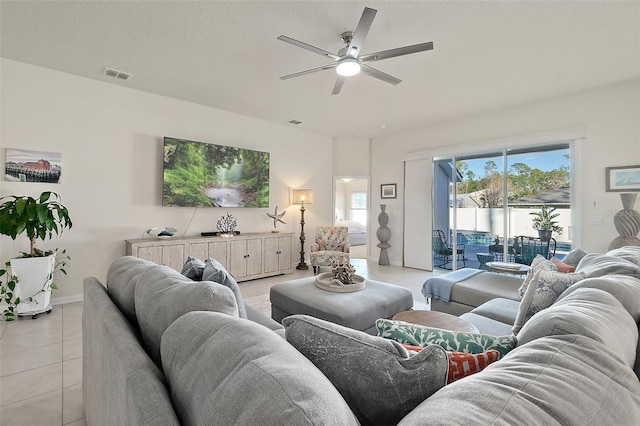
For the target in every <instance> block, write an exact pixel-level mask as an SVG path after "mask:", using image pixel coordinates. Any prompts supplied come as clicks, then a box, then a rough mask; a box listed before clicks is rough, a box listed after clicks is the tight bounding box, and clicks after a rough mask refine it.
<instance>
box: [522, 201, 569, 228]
mask: <svg viewBox="0 0 640 426" xmlns="http://www.w3.org/2000/svg"><path fill="white" fill-rule="evenodd" d="M555 211H556V208H555V207H552V206H547V205H542V206H540V211H537V212H531V213H529V214H530V215H532V216H535V217H534V218H533V229H537V230H538V231H553V232H555V233H557V234H558V235H561V234H562V231H563V229H562V226H560V225H558V223H559V222H558V221H556V220H554V219H555V218H557V217H558V216H560V213H555Z"/></svg>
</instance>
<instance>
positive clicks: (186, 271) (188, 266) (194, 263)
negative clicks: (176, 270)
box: [180, 256, 204, 281]
mask: <svg viewBox="0 0 640 426" xmlns="http://www.w3.org/2000/svg"><path fill="white" fill-rule="evenodd" d="M203 272H204V262H203V261H202V260H200V259H197V258H195V257H191V256H189V257H187V261H186V262H185V263H184V265H183V266H182V271H181V272H180V273H181V274H182V275H184V276H185V277H187V278H189V279H192V280H193V281H202V273H203Z"/></svg>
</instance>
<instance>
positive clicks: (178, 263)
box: [133, 244, 186, 271]
mask: <svg viewBox="0 0 640 426" xmlns="http://www.w3.org/2000/svg"><path fill="white" fill-rule="evenodd" d="M133 255H134V256H136V257H139V258H140V259H144V260H148V261H151V262H153V263H157V264H158V265H166V266H169V267H171V268H173V269H175V270H176V271H181V270H182V265H183V264H184V262H185V260H186V257H185V255H184V244H174V245H161V246H141V247H138V250H137V254H133Z"/></svg>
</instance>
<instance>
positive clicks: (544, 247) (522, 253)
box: [513, 235, 556, 265]
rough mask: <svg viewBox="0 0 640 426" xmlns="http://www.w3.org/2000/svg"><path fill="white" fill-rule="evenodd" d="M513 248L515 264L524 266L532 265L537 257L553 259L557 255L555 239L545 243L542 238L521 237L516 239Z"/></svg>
mask: <svg viewBox="0 0 640 426" xmlns="http://www.w3.org/2000/svg"><path fill="white" fill-rule="evenodd" d="M513 246H514V258H515V262H516V263H522V264H524V265H531V262H533V259H535V257H536V256H537V255H541V256H543V257H544V258H545V259H551V258H552V257H553V256H555V255H556V240H555V238H551V239H550V240H548V241H544V240H541V239H540V238H534V237H526V236H523V235H520V236H517V237H515V242H514V245H513Z"/></svg>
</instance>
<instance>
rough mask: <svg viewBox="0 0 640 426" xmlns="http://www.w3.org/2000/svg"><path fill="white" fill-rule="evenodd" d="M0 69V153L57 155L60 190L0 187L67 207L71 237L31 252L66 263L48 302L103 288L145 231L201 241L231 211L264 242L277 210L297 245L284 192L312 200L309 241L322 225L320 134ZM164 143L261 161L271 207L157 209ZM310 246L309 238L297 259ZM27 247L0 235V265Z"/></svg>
mask: <svg viewBox="0 0 640 426" xmlns="http://www.w3.org/2000/svg"><path fill="white" fill-rule="evenodd" d="M0 65H1V70H2V75H1V80H0V82H1V88H2V99H1V104H0V106H1V108H2V109H1V113H2V114H1V119H2V122H1V123H0V124H1V129H2V130H1V134H0V135H1V141H0V147H2V148H24V149H30V150H42V151H53V152H60V153H62V173H63V178H62V183H61V184H59V185H51V184H37V183H13V182H4V181H2V182H1V183H0V185H1V187H0V195H2V196H5V195H8V194H16V195H31V196H34V195H38V194H40V193H41V192H42V191H54V192H58V193H59V194H61V195H62V201H63V204H64V205H66V206H67V207H68V208H69V211H70V214H71V218H72V220H73V223H74V225H73V228H72V229H71V230H68V231H66V232H65V233H64V234H63V236H62V237H61V238H58V239H54V240H47V241H46V242H45V243H44V244H42V245H41V246H42V248H45V249H50V248H56V247H59V248H67V249H68V251H69V253H70V255H71V258H72V260H71V264H70V267H69V268H68V270H69V275H68V276H67V277H63V278H61V279H60V280H58V287H59V290H56V291H55V292H54V294H53V296H54V299H58V301H63V300H72V299H73V298H74V297H79V296H80V295H81V294H82V280H83V278H84V277H86V276H96V277H98V278H99V279H100V280H102V281H103V280H104V278H105V276H106V272H107V268H108V266H109V264H110V263H111V262H112V261H113V260H114V259H115V258H117V257H119V256H122V255H124V254H125V242H124V240H126V239H133V238H140V237H142V235H143V232H144V231H145V230H146V229H148V228H150V227H153V226H173V227H175V228H177V229H178V235H183V233H185V231H186V235H199V234H200V232H202V231H212V230H213V231H215V230H216V221H217V220H218V219H219V218H220V216H222V215H224V214H225V213H227V212H230V213H231V214H233V215H234V216H235V217H236V218H237V219H238V228H237V229H238V230H240V231H241V232H269V231H271V229H272V227H273V221H272V220H271V219H270V218H269V217H267V215H266V213H267V212H268V211H269V212H272V211H273V209H274V208H275V206H276V205H277V206H278V207H279V210H280V211H281V210H282V209H286V210H287V214H286V216H285V217H284V218H283V219H284V220H285V222H287V224H286V225H283V224H279V226H278V229H280V230H281V231H293V232H295V233H296V237H295V238H296V241H298V240H297V238H299V232H300V212H299V208H298V206H289V187H307V188H313V190H314V204H313V205H311V206H309V207H308V208H307V211H306V213H305V222H306V225H305V233H306V234H307V235H314V234H315V227H316V226H318V225H321V224H326V223H332V218H333V212H332V168H331V164H332V155H333V152H332V150H333V145H332V139H331V137H330V136H326V135H320V134H316V133H310V132H305V131H303V130H299V129H296V128H293V127H289V126H288V125H286V124H284V125H277V124H273V123H268V122H266V121H261V120H256V119H252V118H249V117H244V116H241V115H237V114H232V113H228V112H224V111H220V110H217V109H213V108H209V107H204V106H201V105H196V104H192V103H188V102H183V101H179V100H175V99H171V98H166V97H162V96H157V95H152V94H148V93H145V92H140V91H136V90H131V89H128V88H125V87H122V86H121V85H115V84H107V83H103V82H98V81H94V80H90V79H86V78H80V77H76V76H73V75H70V74H65V73H60V72H56V71H51V70H47V69H44V68H39V67H35V66H31V65H27V64H24V63H19V62H15V61H10V60H6V59H2V62H1V63H0ZM136 78H143V77H141V76H140V77H136ZM124 84H126V83H124ZM124 84H123V85H124ZM164 136H173V137H178V138H184V139H190V140H195V141H201V142H210V143H218V144H223V145H231V146H237V147H241V148H249V149H257V150H261V151H268V152H270V153H271V180H270V207H269V209H253V208H247V209H242V208H236V209H216V208H208V209H204V208H201V209H198V210H197V211H196V210H195V209H194V208H179V207H173V208H169V207H162V206H161V186H162V140H163V137H164ZM1 151H2V153H1V155H2V157H0V158H1V160H2V163H3V164H4V149H2V150H1ZM194 211H195V216H194V217H193V222H192V223H191V225H190V227H189V229H188V230H187V229H186V228H187V225H188V224H189V221H190V220H191V218H192V216H193V215H194ZM298 244H299V243H298ZM308 244H309V238H307V243H306V244H305V246H306V247H305V251H306V252H307V254H308V251H309V250H308ZM27 247H28V245H27V241H26V238H23V239H22V240H18V241H16V242H13V241H12V240H11V239H10V238H9V237H5V236H2V237H0V261H2V262H4V261H6V260H8V259H9V258H11V257H14V256H15V255H16V254H17V251H18V250H23V251H24V250H26V249H27ZM295 251H296V252H297V251H299V246H298V248H297V249H296V250H295ZM294 260H295V261H296V262H295V263H297V261H298V260H299V259H294ZM103 282H104V281H103Z"/></svg>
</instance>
